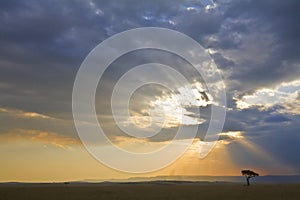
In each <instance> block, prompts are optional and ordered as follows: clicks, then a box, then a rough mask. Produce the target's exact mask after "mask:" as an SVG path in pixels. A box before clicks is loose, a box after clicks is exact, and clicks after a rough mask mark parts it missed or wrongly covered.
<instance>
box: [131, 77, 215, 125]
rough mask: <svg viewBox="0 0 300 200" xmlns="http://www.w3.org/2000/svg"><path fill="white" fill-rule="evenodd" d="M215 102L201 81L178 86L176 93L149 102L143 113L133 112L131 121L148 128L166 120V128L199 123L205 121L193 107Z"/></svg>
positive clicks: (205, 105)
mask: <svg viewBox="0 0 300 200" xmlns="http://www.w3.org/2000/svg"><path fill="white" fill-rule="evenodd" d="M212 103H213V98H212V96H211V95H210V94H209V93H207V92H206V91H205V90H204V89H203V86H202V84H201V83H199V82H195V83H193V84H192V85H189V86H183V87H180V88H178V90H177V91H176V92H175V93H171V94H163V95H162V96H159V97H156V99H155V100H154V101H151V102H149V110H148V111H147V110H146V109H143V110H142V113H144V114H143V115H142V114H139V113H133V115H132V116H131V117H130V119H129V123H130V122H131V123H134V124H136V125H137V126H139V127H142V128H146V127H148V126H150V125H152V124H153V125H156V124H157V125H158V124H160V123H161V122H162V121H164V128H173V127H178V126H180V125H198V124H202V123H204V122H205V120H204V119H203V118H200V116H199V114H198V113H195V112H192V111H190V109H191V108H197V109H199V108H201V107H207V106H208V105H210V104H212Z"/></svg>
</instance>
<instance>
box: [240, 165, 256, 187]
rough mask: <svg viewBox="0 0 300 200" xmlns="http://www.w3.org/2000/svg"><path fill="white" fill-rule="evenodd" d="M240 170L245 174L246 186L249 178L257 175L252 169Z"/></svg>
mask: <svg viewBox="0 0 300 200" xmlns="http://www.w3.org/2000/svg"><path fill="white" fill-rule="evenodd" d="M241 172H242V174H243V175H244V176H245V178H246V180H247V185H248V186H249V185H250V178H252V177H255V176H259V174H258V173H255V172H254V171H251V170H249V169H245V170H242V171H241Z"/></svg>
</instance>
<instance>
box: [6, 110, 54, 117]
mask: <svg viewBox="0 0 300 200" xmlns="http://www.w3.org/2000/svg"><path fill="white" fill-rule="evenodd" d="M0 112H2V113H6V114H8V115H12V116H14V117H19V118H40V119H54V118H52V117H50V116H47V115H43V114H39V113H36V112H26V111H23V110H16V109H7V108H0Z"/></svg>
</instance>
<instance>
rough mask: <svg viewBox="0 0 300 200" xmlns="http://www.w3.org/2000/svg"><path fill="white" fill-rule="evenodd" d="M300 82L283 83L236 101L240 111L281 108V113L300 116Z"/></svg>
mask: <svg viewBox="0 0 300 200" xmlns="http://www.w3.org/2000/svg"><path fill="white" fill-rule="evenodd" d="M299 97H300V80H295V81H292V82H283V83H281V84H279V85H277V86H276V87H275V88H261V89H258V90H256V91H255V92H254V93H253V94H251V95H245V96H243V97H242V98H240V99H238V98H235V100H236V106H237V108H239V109H249V108H251V107H259V108H260V109H261V110H266V109H269V108H271V107H273V106H281V107H282V109H281V110H280V112H285V113H290V114H300V109H299V105H300V98H299Z"/></svg>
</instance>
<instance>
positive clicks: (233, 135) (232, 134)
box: [220, 131, 244, 139]
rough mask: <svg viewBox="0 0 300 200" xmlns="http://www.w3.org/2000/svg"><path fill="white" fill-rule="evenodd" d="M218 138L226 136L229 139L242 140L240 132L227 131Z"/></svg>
mask: <svg viewBox="0 0 300 200" xmlns="http://www.w3.org/2000/svg"><path fill="white" fill-rule="evenodd" d="M220 136H228V137H229V138H231V139H237V138H238V139H242V138H244V136H243V132H242V131H228V132H224V133H220Z"/></svg>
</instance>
